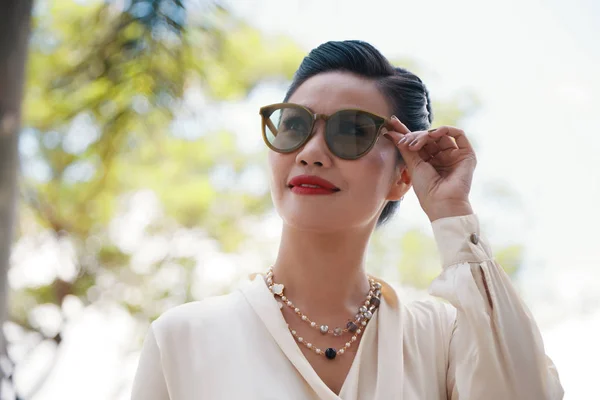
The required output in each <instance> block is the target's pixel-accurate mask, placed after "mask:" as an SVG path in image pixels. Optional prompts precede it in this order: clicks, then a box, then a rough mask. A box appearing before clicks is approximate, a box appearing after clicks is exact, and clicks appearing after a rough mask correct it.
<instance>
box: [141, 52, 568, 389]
mask: <svg viewBox="0 0 600 400" xmlns="http://www.w3.org/2000/svg"><path fill="white" fill-rule="evenodd" d="M260 113H261V118H262V123H263V137H264V140H265V142H266V144H267V146H268V147H269V148H270V150H271V151H269V167H270V168H269V170H270V174H271V193H272V198H273V202H274V205H275V208H276V209H277V211H278V213H279V215H280V216H281V218H282V219H283V230H282V235H281V243H280V247H279V253H278V256H277V259H276V260H275V262H274V264H273V266H272V268H270V269H268V272H267V273H265V274H261V275H257V276H255V277H254V279H253V280H252V282H250V283H249V284H248V285H246V286H245V287H243V288H242V289H240V290H238V291H236V292H234V293H231V294H229V295H226V296H220V297H216V298H210V299H206V300H203V301H201V302H194V303H190V304H185V305H182V306H179V307H176V308H175V309H173V310H170V311H169V312H167V313H165V314H164V315H163V316H161V317H160V318H159V319H158V320H156V321H155V322H154V323H153V324H152V327H151V329H150V332H149V333H148V336H147V338H146V341H145V343H144V348H143V351H142V355H141V359H140V364H139V367H138V372H137V375H136V379H135V383H134V387H133V397H132V399H134V400H166V399H170V400H192V399H211V400H213V399H242V398H244V399H332V400H333V399H344V400H359V399H360V400H366V399H386V400H388V399H405V400H413V399H415V400H416V399H419V400H423V399H453V400H457V399H460V400H465V399H468V400H476V399H503V400H504V399H527V400H533V399H561V398H562V396H563V391H562V388H561V385H560V383H559V380H558V375H557V372H556V370H555V368H554V365H553V364H552V362H551V361H550V360H549V359H548V358H547V357H546V356H545V353H544V347H543V344H542V340H541V337H540V333H539V330H538V328H537V326H536V325H535V322H534V321H533V319H532V317H531V314H530V313H529V311H528V310H527V309H526V307H525V306H524V305H523V303H522V301H521V300H520V298H519V297H518V295H517V293H516V291H515V289H514V288H513V287H512V285H511V282H510V280H509V278H508V277H507V275H506V274H505V273H504V272H503V270H502V268H501V267H500V266H499V265H498V264H497V263H496V262H495V261H494V260H493V258H492V254H491V252H490V247H489V245H488V243H487V241H486V240H485V238H484V237H483V236H482V235H481V233H480V230H479V223H478V219H477V217H476V216H475V215H474V214H473V210H472V208H471V204H470V202H469V191H470V186H471V181H472V176H473V171H474V169H475V164H476V157H475V153H474V151H473V148H472V147H471V145H470V143H469V140H468V139H467V137H466V136H465V133H464V132H463V131H461V130H460V129H457V128H453V127H446V126H444V127H439V128H437V129H435V130H428V129H429V127H430V124H431V121H432V114H431V104H430V101H429V95H428V92H427V89H426V88H425V86H424V85H423V83H422V82H421V80H420V79H419V78H418V77H416V76H415V75H413V74H412V73H410V72H408V71H406V70H404V69H401V68H394V67H392V66H391V65H390V63H389V62H388V61H387V60H386V59H385V58H384V57H383V56H382V55H381V54H380V53H379V52H378V51H377V50H376V49H375V48H373V47H372V46H371V45H369V44H367V43H364V42H360V41H345V42H328V43H325V44H323V45H321V46H319V47H318V48H316V49H314V50H313V51H312V52H311V53H310V54H309V55H308V56H307V57H306V58H305V59H304V60H303V61H302V64H301V65H300V68H299V70H298V71H297V73H296V75H295V77H294V81H293V83H292V85H291V87H290V89H289V90H288V92H287V95H286V96H285V99H284V103H282V104H275V105H272V106H267V107H263V108H262V109H261V111H260ZM411 187H412V188H413V189H414V191H415V193H416V195H417V197H418V199H419V202H420V205H421V207H422V208H423V211H424V212H425V213H426V214H427V216H428V217H429V219H430V221H431V223H432V228H433V232H434V236H435V239H436V241H437V243H438V247H439V250H440V253H441V258H442V262H443V265H442V272H441V274H440V275H439V277H437V278H436V279H435V280H434V282H433V283H432V285H431V288H430V291H431V293H432V294H433V295H435V296H438V297H441V298H443V299H445V300H447V301H448V302H449V303H450V304H451V306H450V305H447V304H445V303H442V302H437V301H430V302H417V303H412V304H404V303H402V301H400V300H399V299H398V297H397V295H396V293H395V292H394V290H393V289H392V288H391V287H390V286H388V285H387V284H385V283H384V282H382V281H381V280H379V279H376V278H371V277H369V276H368V275H367V273H366V271H365V252H366V248H367V244H368V242H369V238H370V237H371V234H372V233H373V230H374V229H375V227H376V226H377V225H378V224H381V223H383V222H385V221H386V220H388V219H389V218H390V217H391V216H392V214H393V213H394V211H395V210H396V209H397V207H398V205H399V203H400V201H401V200H402V198H403V196H404V195H405V193H407V192H408V190H409V189H410V188H411Z"/></svg>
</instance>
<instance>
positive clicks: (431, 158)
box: [385, 116, 477, 222]
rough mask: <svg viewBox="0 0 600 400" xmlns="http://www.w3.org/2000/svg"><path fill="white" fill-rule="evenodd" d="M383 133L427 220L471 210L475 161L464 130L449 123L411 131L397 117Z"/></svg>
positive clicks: (463, 213) (466, 212)
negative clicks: (401, 160) (402, 162)
mask: <svg viewBox="0 0 600 400" xmlns="http://www.w3.org/2000/svg"><path fill="white" fill-rule="evenodd" d="M391 121H392V128H393V129H394V130H388V132H387V133H386V134H385V136H386V137H387V138H388V139H390V140H391V141H392V142H394V144H396V147H398V149H399V150H400V154H402V157H403V158H404V160H405V162H406V165H407V167H408V173H409V174H410V176H411V179H412V185H413V188H414V191H415V194H416V195H417V198H418V199H419V203H420V204H421V207H422V208H423V211H425V213H426V214H427V216H428V217H429V220H430V221H431V222H433V221H435V220H436V219H439V218H445V217H454V216H458V215H468V214H472V213H473V209H472V208H471V204H470V202H469V192H470V190H471V182H472V181H473V172H474V170H475V166H476V164H477V158H476V157H475V151H474V150H473V148H472V147H471V144H470V143H469V140H468V139H467V137H466V136H465V133H464V132H463V131H462V130H460V129H458V128H454V127H451V126H442V127H439V128H437V129H432V130H429V131H418V132H411V131H410V130H409V129H408V128H407V127H406V126H405V125H404V124H403V123H402V122H400V120H398V118H396V117H395V116H394V117H392V119H391Z"/></svg>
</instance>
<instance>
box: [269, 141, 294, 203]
mask: <svg viewBox="0 0 600 400" xmlns="http://www.w3.org/2000/svg"><path fill="white" fill-rule="evenodd" d="M268 162H269V179H270V182H271V192H272V193H273V194H275V193H277V192H281V190H282V189H284V188H285V184H286V182H287V179H288V177H289V176H288V175H289V173H290V168H291V167H292V165H293V163H294V156H293V155H290V154H279V153H276V152H274V151H269V155H268ZM277 196H279V195H277Z"/></svg>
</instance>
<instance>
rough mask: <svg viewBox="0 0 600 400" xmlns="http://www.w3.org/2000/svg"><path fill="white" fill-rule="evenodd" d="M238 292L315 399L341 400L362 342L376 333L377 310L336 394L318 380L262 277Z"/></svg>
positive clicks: (371, 338)
mask: <svg viewBox="0 0 600 400" xmlns="http://www.w3.org/2000/svg"><path fill="white" fill-rule="evenodd" d="M254 290H256V293H253V291H254ZM242 292H243V293H244V295H245V297H246V299H247V300H248V302H249V303H250V305H251V306H252V308H253V309H254V311H255V312H256V314H257V315H258V316H259V318H260V319H261V320H262V322H263V323H264V325H265V327H266V328H267V330H268V331H269V333H270V334H271V336H272V337H273V339H274V340H275V342H276V343H277V344H278V345H279V347H280V348H281V350H282V351H283V353H284V354H285V356H286V357H287V358H288V360H289V361H290V362H291V363H292V364H293V365H294V367H295V368H296V370H297V371H298V373H299V374H300V375H301V376H302V377H303V378H304V380H305V381H306V382H307V383H308V384H309V386H310V387H311V388H312V389H313V390H314V391H315V393H316V394H317V396H318V397H319V399H323V400H341V399H342V395H343V394H344V392H345V390H347V386H348V384H349V383H348V382H349V381H350V380H351V378H352V377H353V376H354V375H355V374H357V373H358V372H357V371H356V370H357V369H359V363H360V358H361V356H362V349H363V347H364V346H363V342H365V341H369V340H373V339H374V338H373V337H372V336H373V334H374V333H375V332H376V326H377V323H378V321H377V320H378V315H379V312H378V310H377V311H376V312H375V313H374V314H373V318H372V319H371V321H370V323H369V324H368V325H367V326H366V327H365V329H364V332H363V337H362V339H361V340H360V341H359V343H358V348H357V350H356V354H355V356H354V359H353V360H352V364H351V365H350V369H348V373H347V374H346V376H345V378H344V382H343V383H342V387H341V389H340V393H339V394H336V393H335V392H334V391H333V390H331V389H330V388H329V386H327V384H326V383H325V382H324V381H323V379H321V377H320V376H319V374H317V372H316V371H315V369H314V368H313V366H312V365H311V364H310V362H309V361H308V359H307V358H306V356H305V355H304V353H302V350H301V349H300V347H299V346H298V343H296V340H295V339H294V337H293V336H292V334H291V332H290V331H289V329H288V327H287V322H286V321H285V318H284V317H283V314H282V313H281V310H280V309H279V306H278V304H277V300H275V298H274V297H273V295H272V293H271V292H270V291H269V288H268V287H267V284H266V282H265V281H264V278H263V276H262V275H260V274H257V275H256V276H255V277H254V280H253V281H252V282H251V284H250V285H249V286H247V287H246V288H243V289H242ZM374 329H375V330H374Z"/></svg>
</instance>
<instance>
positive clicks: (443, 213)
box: [426, 201, 473, 222]
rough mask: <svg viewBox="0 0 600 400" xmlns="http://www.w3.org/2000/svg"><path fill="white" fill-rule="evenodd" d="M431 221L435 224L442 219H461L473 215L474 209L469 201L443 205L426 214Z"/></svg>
mask: <svg viewBox="0 0 600 400" xmlns="http://www.w3.org/2000/svg"><path fill="white" fill-rule="evenodd" d="M426 214H427V217H429V221H430V222H433V221H435V220H437V219H440V218H450V217H460V216H463V215H471V214H473V207H471V203H469V202H468V201H466V202H465V201H461V202H455V203H443V204H439V205H437V206H436V207H435V208H432V209H431V210H428V211H427V212H426Z"/></svg>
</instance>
